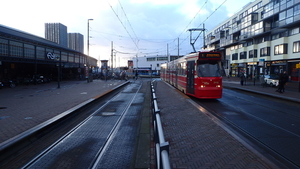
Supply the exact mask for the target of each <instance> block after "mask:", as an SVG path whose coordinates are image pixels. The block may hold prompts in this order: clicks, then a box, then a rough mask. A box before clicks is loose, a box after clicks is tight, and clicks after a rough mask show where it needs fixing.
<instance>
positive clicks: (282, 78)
mask: <svg viewBox="0 0 300 169" xmlns="http://www.w3.org/2000/svg"><path fill="white" fill-rule="evenodd" d="M288 80H289V76H288V75H287V73H286V71H284V72H283V73H280V75H279V85H278V89H277V90H276V91H277V92H279V93H282V92H284V86H285V84H286V83H287V81H288Z"/></svg>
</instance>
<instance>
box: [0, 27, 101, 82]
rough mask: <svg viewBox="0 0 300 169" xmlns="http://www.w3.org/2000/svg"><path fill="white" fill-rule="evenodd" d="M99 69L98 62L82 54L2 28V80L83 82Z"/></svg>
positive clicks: (0, 41) (21, 32) (0, 36)
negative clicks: (48, 79)
mask: <svg viewBox="0 0 300 169" xmlns="http://www.w3.org/2000/svg"><path fill="white" fill-rule="evenodd" d="M96 66H97V59H95V58H92V57H89V56H87V55H85V54H83V53H82V52H79V51H75V50H73V49H69V48H67V47H64V46H62V45H59V44H57V43H54V42H52V41H49V40H46V39H44V38H41V37H39V36H35V35H32V34H29V33H26V32H23V31H20V30H17V29H13V28H10V27H7V26H4V25H0V80H6V79H12V80H18V81H19V82H20V83H21V81H22V80H24V79H27V78H30V79H32V78H33V77H37V76H38V75H43V76H44V77H47V78H51V79H53V80H55V79H57V78H58V77H60V79H62V80H64V79H79V78H80V77H84V76H85V75H86V70H87V69H88V68H94V67H96ZM88 70H89V69H88Z"/></svg>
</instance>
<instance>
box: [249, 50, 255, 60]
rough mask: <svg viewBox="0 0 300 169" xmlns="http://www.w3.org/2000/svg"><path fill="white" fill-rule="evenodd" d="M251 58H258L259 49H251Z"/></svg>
mask: <svg viewBox="0 0 300 169" xmlns="http://www.w3.org/2000/svg"><path fill="white" fill-rule="evenodd" d="M249 58H257V49H254V50H250V51H249Z"/></svg>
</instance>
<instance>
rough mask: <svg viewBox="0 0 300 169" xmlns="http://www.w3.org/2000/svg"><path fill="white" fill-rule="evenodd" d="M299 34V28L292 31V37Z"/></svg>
mask: <svg viewBox="0 0 300 169" xmlns="http://www.w3.org/2000/svg"><path fill="white" fill-rule="evenodd" d="M298 33H299V28H294V29H292V30H290V35H295V34H298Z"/></svg>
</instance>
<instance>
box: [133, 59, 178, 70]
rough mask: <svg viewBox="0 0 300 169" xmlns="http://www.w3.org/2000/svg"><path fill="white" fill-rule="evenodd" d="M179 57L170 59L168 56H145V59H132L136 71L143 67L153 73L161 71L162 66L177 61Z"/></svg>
mask: <svg viewBox="0 0 300 169" xmlns="http://www.w3.org/2000/svg"><path fill="white" fill-rule="evenodd" d="M179 57H182V56H178V55H170V56H169V57H168V56H167V55H160V56H144V57H136V58H133V59H132V62H133V63H132V66H133V68H134V69H136V68H141V67H147V68H151V69H152V71H157V72H159V71H160V65H161V64H163V63H166V62H169V61H172V60H175V59H178V58H179Z"/></svg>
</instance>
